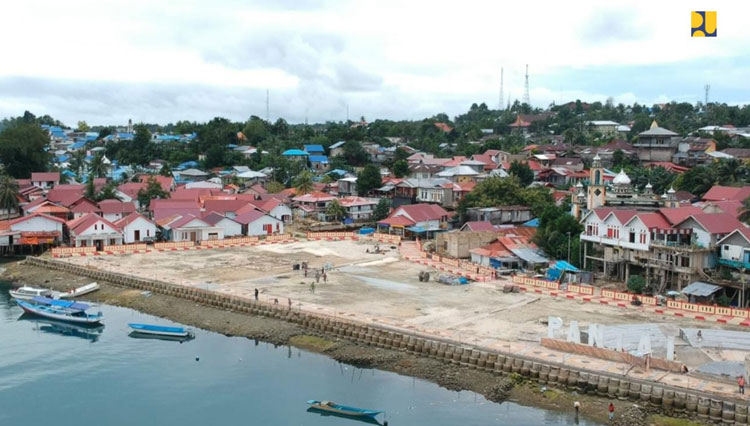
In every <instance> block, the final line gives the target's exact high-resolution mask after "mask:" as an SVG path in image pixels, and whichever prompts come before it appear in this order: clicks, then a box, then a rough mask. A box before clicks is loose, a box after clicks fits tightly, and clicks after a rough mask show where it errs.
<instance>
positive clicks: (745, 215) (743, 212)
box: [738, 197, 750, 223]
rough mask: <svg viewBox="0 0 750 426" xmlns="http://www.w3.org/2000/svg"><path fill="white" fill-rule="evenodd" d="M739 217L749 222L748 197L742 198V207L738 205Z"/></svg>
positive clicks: (749, 201)
mask: <svg viewBox="0 0 750 426" xmlns="http://www.w3.org/2000/svg"><path fill="white" fill-rule="evenodd" d="M739 210H740V217H739V218H738V219H739V220H741V221H742V222H745V223H748V222H750V197H747V198H745V199H744V200H742V207H740V209H739Z"/></svg>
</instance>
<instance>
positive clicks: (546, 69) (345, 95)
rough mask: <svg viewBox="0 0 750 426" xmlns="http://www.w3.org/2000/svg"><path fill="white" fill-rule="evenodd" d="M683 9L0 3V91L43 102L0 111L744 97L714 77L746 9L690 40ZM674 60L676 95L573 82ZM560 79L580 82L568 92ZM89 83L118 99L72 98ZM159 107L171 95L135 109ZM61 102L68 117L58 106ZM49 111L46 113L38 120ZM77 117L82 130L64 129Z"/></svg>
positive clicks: (260, 111)
mask: <svg viewBox="0 0 750 426" xmlns="http://www.w3.org/2000/svg"><path fill="white" fill-rule="evenodd" d="M696 7H697V6H694V5H688V4H686V3H684V2H677V1H666V2H654V1H637V2H633V3H632V4H629V5H627V7H625V6H616V7H610V6H603V5H602V4H601V2H598V1H593V0H587V1H581V2H576V3H573V4H571V3H570V2H549V3H546V2H488V1H463V2H460V3H458V4H457V3H455V2H448V1H409V2H403V1H396V0H389V1H358V2H345V1H304V2H300V1H282V2H278V1H277V2H270V3H267V4H264V3H261V2H258V3H256V4H253V3H248V2H246V1H234V0H217V1H213V2H211V3H210V4H209V3H208V2H203V1H198V0H194V1H181V2H171V1H169V2H168V1H143V0H138V1H131V0H127V1H126V0H114V1H107V2H100V1H86V0H73V1H66V2H56V1H52V0H48V1H41V0H36V1H34V0H31V1H24V2H11V3H8V4H7V5H4V6H3V14H4V16H6V17H8V19H6V20H4V24H3V26H0V38H2V39H3V40H5V41H6V42H4V43H3V55H4V60H3V61H2V62H0V79H5V80H6V81H16V80H12V79H14V78H18V77H26V78H29V80H22V81H26V82H28V83H29V84H31V82H35V83H39V82H44V86H45V88H46V89H47V90H48V92H47V94H46V95H45V94H39V95H32V94H31V93H27V94H24V93H19V94H16V95H10V94H8V93H5V94H3V93H0V114H3V115H10V114H19V113H20V112H22V111H19V109H20V110H22V109H32V108H33V109H34V110H35V111H34V112H36V110H37V109H39V108H40V107H42V108H43V109H45V110H48V111H49V113H50V114H52V115H54V116H59V117H63V118H64V119H65V120H68V121H71V120H76V119H81V118H86V119H88V120H89V121H96V122H103V121H104V120H105V119H111V118H115V117H122V116H128V115H134V114H135V113H136V112H137V111H128V110H124V108H125V105H127V106H128V107H129V108H136V109H137V110H140V111H148V112H149V114H151V115H152V116H150V117H143V118H142V119H143V120H144V121H151V122H154V121H158V122H163V121H168V120H172V119H173V118H172V117H179V114H180V113H181V112H184V113H185V114H191V115H192V117H194V119H198V120H206V119H209V118H211V117H213V116H215V115H225V116H229V117H230V118H233V119H242V118H246V117H247V116H249V115H251V114H256V115H261V116H262V115H264V114H265V105H264V100H265V99H264V92H265V89H270V90H271V92H272V100H273V101H272V108H271V109H272V111H273V112H274V114H272V115H274V116H284V117H287V118H289V119H291V120H296V121H302V120H304V118H305V116H307V117H309V119H310V120H312V121H319V120H327V119H343V118H345V117H344V114H345V112H343V113H342V111H345V108H346V105H347V104H349V106H350V115H352V116H355V115H357V116H358V115H366V116H368V117H372V118H375V117H379V116H383V117H387V118H418V117H419V116H424V115H432V114H434V113H437V112H448V113H449V114H456V113H459V112H461V111H464V110H465V109H466V108H467V107H468V106H469V105H470V104H471V103H472V102H481V101H484V102H487V103H488V105H490V106H492V107H495V106H496V104H497V92H498V85H499V70H500V67H503V68H504V70H505V93H506V95H507V94H509V93H510V94H512V96H513V97H514V98H521V95H522V92H523V70H524V65H525V64H527V63H528V64H530V68H531V73H532V78H531V86H532V87H531V99H532V103H534V104H535V105H538V106H545V105H547V104H548V103H549V102H551V101H553V100H555V101H557V102H563V101H567V100H569V99H571V97H573V96H575V97H580V98H583V99H587V100H604V99H606V97H607V96H610V95H612V96H614V97H615V98H616V100H617V98H618V96H617V95H616V94H617V93H625V94H626V95H624V96H622V99H623V100H624V99H632V100H636V99H637V100H639V101H641V102H643V101H645V100H651V99H661V98H660V96H664V97H665V98H667V99H670V98H675V97H677V96H683V95H684V94H685V93H691V92H692V91H695V90H694V88H693V87H692V86H693V85H695V86H696V87H697V86H698V85H699V84H702V83H701V82H704V81H707V80H711V79H714V80H718V77H717V76H718V75H727V76H728V80H727V81H722V82H719V81H716V82H714V83H713V84H714V86H715V87H718V86H719V85H720V84H725V85H726V89H727V92H729V91H730V89H731V90H734V91H737V90H744V91H748V90H750V87H748V85H747V82H746V81H745V80H746V79H745V78H744V77H745V76H746V75H745V74H744V73H743V72H739V71H731V70H723V69H722V70H718V69H717V68H715V67H713V64H714V63H715V62H716V61H717V60H721V59H726V58H738V60H739V61H740V62H741V63H739V64H738V68H742V69H746V68H747V66H748V65H750V64H748V63H747V57H746V55H745V50H744V49H745V46H746V45H747V42H748V41H750V27H748V26H747V25H745V23H744V22H743V19H744V17H745V16H747V13H748V12H750V7H749V6H747V5H746V3H745V2H734V1H733V2H730V1H715V2H712V4H711V8H713V9H716V10H717V11H718V19H719V26H718V33H719V37H717V38H715V39H708V38H707V39H692V38H690V37H689V13H690V11H691V9H694V8H696ZM700 61H705V62H704V63H703V64H701V63H700ZM681 63H685V64H687V65H686V66H685V68H683V69H682V70H681V71H680V75H679V76H676V77H679V78H680V79H682V80H684V81H686V86H690V87H686V88H684V89H682V90H679V91H674V93H672V91H669V92H665V91H664V90H663V89H661V88H659V87H653V88H647V87H645V85H644V87H640V88H634V87H627V86H623V85H622V84H621V83H620V82H619V81H618V79H617V78H612V77H611V76H612V75H613V74H611V73H610V77H609V78H611V80H612V81H611V82H609V83H610V84H611V88H607V90H599V89H597V90H593V91H592V90H591V89H585V87H587V86H586V85H585V84H583V83H586V81H585V80H586V77H585V75H586V73H587V72H588V71H589V70H591V69H597V68H601V67H608V68H610V69H612V68H616V67H627V71H624V72H627V73H632V72H634V70H638V69H639V67H644V69H646V68H648V67H652V66H658V65H669V64H681ZM562 69H565V70H570V69H574V70H579V71H580V75H581V79H575V78H573V79H571V78H570V74H569V73H562V72H561V70H562ZM635 72H637V71H635ZM718 72H720V73H721V74H719V73H718ZM560 75H566V76H567V78H566V79H565V80H561V79H560V78H559V77H557V76H560ZM662 77H663V76H662ZM648 78H649V76H648V75H644V79H648ZM556 79H557V80H556ZM55 82H57V84H56V83H55ZM88 82H95V83H98V84H99V85H98V86H97V87H100V88H102V90H106V88H108V87H111V88H114V89H113V90H122V88H127V93H125V92H118V93H116V94H109V95H107V96H105V94H102V93H95V92H91V91H87V90H83V89H74V87H76V86H78V87H81V88H83V87H85V85H86V84H87V83H88ZM164 86H166V87H170V88H172V89H174V88H176V87H179V88H180V90H183V91H184V93H181V92H176V91H174V90H169V91H164V90H163V87H164ZM191 88H192V89H193V90H191ZM192 91H199V92H201V93H202V94H203V97H202V98H199V99H196V98H195V97H194V96H193V95H192V94H191V92H192ZM603 91H606V92H611V93H601V92H603ZM30 92H31V91H30ZM158 94H161V95H162V96H170V97H171V98H169V99H166V100H164V102H162V103H154V104H153V105H150V106H149V108H145V109H141V108H138V107H137V105H138V102H139V100H142V101H144V102H146V101H149V102H151V101H152V100H153V99H154V96H155V95H158ZM233 94H234V95H233ZM251 94H252V95H251ZM114 95H118V96H117V97H115V96H114ZM40 96H41V97H40ZM247 96H250V98H246V97H247ZM744 96H745V97H747V96H750V94H747V93H746V94H744ZM221 99H226V100H227V101H226V102H222V101H221ZM66 102H67V103H72V102H75V103H76V104H77V105H68V106H67V108H66ZM52 104H54V105H57V106H56V107H55V108H59V110H50V108H51V107H49V106H47V105H52ZM24 105H26V106H24ZM92 105H93V106H94V107H91V106H92ZM159 105H162V106H161V107H160V106H159ZM167 106H168V108H169V109H167ZM79 109H80V113H89V114H91V117H77V116H76V117H71V116H70V115H71V112H70V111H75V110H79ZM353 111H359V112H357V113H356V114H354V113H353Z"/></svg>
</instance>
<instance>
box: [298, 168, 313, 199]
mask: <svg viewBox="0 0 750 426" xmlns="http://www.w3.org/2000/svg"><path fill="white" fill-rule="evenodd" d="M294 187H295V188H297V195H302V194H308V193H310V192H312V190H313V188H314V186H313V176H312V173H310V172H309V171H308V170H303V171H302V173H300V174H299V175H297V178H296V179H295V180H294Z"/></svg>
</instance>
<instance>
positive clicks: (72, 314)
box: [17, 297, 104, 324]
mask: <svg viewBox="0 0 750 426" xmlns="http://www.w3.org/2000/svg"><path fill="white" fill-rule="evenodd" d="M17 303H18V305H19V306H20V307H21V309H23V311H24V312H27V313H30V314H34V315H39V316H40V317H45V318H50V319H54V320H59V321H66V322H72V323H77V324H98V323H101V322H102V320H103V319H104V318H103V315H102V313H101V312H98V313H96V314H89V313H86V310H87V309H89V308H90V306H89V305H87V304H85V303H80V302H73V301H69V300H56V299H50V298H47V297H35V298H33V299H32V300H31V301H30V302H29V301H25V300H17Z"/></svg>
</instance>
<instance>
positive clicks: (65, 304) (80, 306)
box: [33, 296, 90, 311]
mask: <svg viewBox="0 0 750 426" xmlns="http://www.w3.org/2000/svg"><path fill="white" fill-rule="evenodd" d="M33 300H34V301H35V302H37V303H41V304H44V305H50V306H59V307H61V308H70V309H77V310H79V311H85V310H86V309H88V308H89V307H90V306H89V305H87V304H85V303H80V302H75V301H73V300H58V299H50V298H49V297H42V296H36V297H34V299H33Z"/></svg>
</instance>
